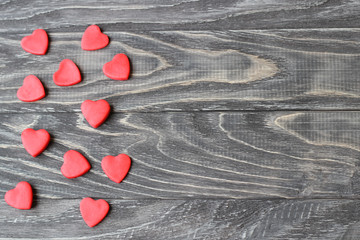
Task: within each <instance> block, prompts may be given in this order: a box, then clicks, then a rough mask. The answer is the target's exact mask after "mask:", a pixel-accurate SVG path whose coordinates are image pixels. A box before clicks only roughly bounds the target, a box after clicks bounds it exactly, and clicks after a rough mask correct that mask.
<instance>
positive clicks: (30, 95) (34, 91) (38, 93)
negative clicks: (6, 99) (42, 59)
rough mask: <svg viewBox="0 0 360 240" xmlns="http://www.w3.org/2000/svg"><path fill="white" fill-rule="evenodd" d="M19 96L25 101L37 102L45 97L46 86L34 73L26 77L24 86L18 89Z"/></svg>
mask: <svg viewBox="0 0 360 240" xmlns="http://www.w3.org/2000/svg"><path fill="white" fill-rule="evenodd" d="M17 97H18V98H19V99H20V100H21V101H23V102H35V101H37V100H40V99H42V98H43V97H45V90H44V86H43V85H42V83H41V81H40V80H39V79H38V78H37V77H36V76H34V75H29V76H27V77H26V78H25V79H24V82H23V85H22V87H20V88H19V90H18V91H17Z"/></svg>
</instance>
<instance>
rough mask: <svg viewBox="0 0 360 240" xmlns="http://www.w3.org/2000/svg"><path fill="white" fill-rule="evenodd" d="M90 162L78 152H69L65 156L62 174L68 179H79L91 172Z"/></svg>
mask: <svg viewBox="0 0 360 240" xmlns="http://www.w3.org/2000/svg"><path fill="white" fill-rule="evenodd" d="M90 168H91V166H90V163H89V162H88V160H87V159H86V158H85V157H84V156H83V155H82V154H81V153H79V152H78V151H75V150H69V151H67V152H66V153H65V154H64V164H63V165H62V167H61V173H62V175H64V177H67V178H77V177H80V176H82V175H84V174H85V173H87V172H88V171H89V170H90Z"/></svg>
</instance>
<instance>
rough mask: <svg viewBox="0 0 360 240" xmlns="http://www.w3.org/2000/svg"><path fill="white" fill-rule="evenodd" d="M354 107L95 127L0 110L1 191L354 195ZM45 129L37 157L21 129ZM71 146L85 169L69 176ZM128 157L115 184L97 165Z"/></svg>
mask: <svg viewBox="0 0 360 240" xmlns="http://www.w3.org/2000/svg"><path fill="white" fill-rule="evenodd" d="M359 118H360V112H296V113H294V112H256V113H238V112H211V113H204V112H201V113H126V114H122V113H114V114H111V116H110V118H109V119H108V120H107V121H106V122H105V123H104V124H103V125H102V126H101V127H99V128H98V129H94V128H92V127H90V126H89V125H88V124H87V122H86V120H84V117H83V115H82V114H81V113H52V114H48V113H27V114H1V115H0V137H1V144H0V160H1V161H0V193H2V194H4V193H5V192H6V191H7V190H9V189H11V188H12V187H13V186H14V185H15V184H16V183H17V182H18V181H22V180H26V181H29V182H30V183H31V184H32V185H33V186H34V188H35V189H36V192H37V196H38V197H41V198H79V197H85V196H92V197H108V198H121V199H142V198H165V199H169V198H170V199H173V198H177V199H180V198H198V197H200V198H204V197H205V198H247V199H248V198H252V199H254V198H262V199H267V198H296V197H301V198H302V197H317V198H319V197H325V198H329V197H335V198H337V197H349V198H354V197H359V196H360V187H359V182H360V175H359V150H360V145H359V142H360V141H359V136H360V134H359V131H360V130H359V129H360V122H359V121H358V119H359ZM28 127H30V128H34V129H40V128H43V129H47V130H48V132H49V133H50V135H51V136H52V139H53V140H52V143H51V144H50V146H49V147H48V149H47V150H45V151H44V153H43V154H41V155H40V156H38V157H37V158H33V157H31V156H30V155H29V154H28V153H27V152H26V151H25V149H24V148H23V146H22V143H21V138H20V135H21V132H22V130H23V129H25V128H28ZM70 149H75V150H78V151H80V152H81V153H83V154H84V155H85V156H86V157H87V158H88V159H89V161H90V162H91V165H92V169H91V171H90V172H89V173H87V174H86V175H84V176H83V177H81V178H78V179H73V180H70V179H66V178H65V177H63V176H62V175H61V173H60V170H59V169H60V167H61V165H62V163H63V154H64V153H65V152H66V151H68V150H70ZM120 153H127V154H128V155H129V156H131V157H132V159H133V164H132V168H131V170H130V173H129V175H128V176H127V177H126V179H125V180H124V181H123V182H122V183H121V184H116V183H114V182H111V181H110V180H109V179H108V178H107V177H106V176H105V174H104V173H103V171H102V169H101V166H100V162H101V159H102V158H103V157H104V156H106V155H118V154H120Z"/></svg>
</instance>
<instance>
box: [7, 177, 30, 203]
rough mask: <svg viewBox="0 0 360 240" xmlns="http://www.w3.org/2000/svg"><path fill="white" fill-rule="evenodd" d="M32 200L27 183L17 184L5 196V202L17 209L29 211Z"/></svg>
mask: <svg viewBox="0 0 360 240" xmlns="http://www.w3.org/2000/svg"><path fill="white" fill-rule="evenodd" d="M32 200H33V192H32V188H31V185H30V184H29V183H27V182H19V183H18V184H17V185H16V187H15V188H14V189H11V190H9V191H8V192H7V193H6V194H5V202H6V203H7V204H9V205H10V206H12V207H13V208H17V209H30V208H31V205H32Z"/></svg>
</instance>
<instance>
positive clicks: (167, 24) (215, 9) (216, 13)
mask: <svg viewBox="0 0 360 240" xmlns="http://www.w3.org/2000/svg"><path fill="white" fill-rule="evenodd" d="M0 9H1V16H0V26H2V27H1V28H0V31H2V32H10V31H28V30H29V29H33V28H38V27H42V28H47V29H52V30H54V31H55V30H57V29H59V28H69V29H71V31H73V30H78V29H79V28H81V27H84V26H86V25H88V24H92V23H98V24H99V23H101V24H103V25H106V26H107V27H108V28H109V29H112V30H129V29H130V30H133V29H135V30H136V29H137V30H139V29H140V30H180V29H181V30H184V29H187V30H199V29H203V30H204V29H212V30H215V29H217V30H220V29H274V28H318V27H322V28H325V27H328V28H334V27H337V28H343V27H360V24H359V14H358V13H359V10H360V3H359V2H358V1H351V0H346V1H328V0H282V1H278V0H267V1H263V0H251V1H242V0H231V1H217V0H182V1H177V0H170V1H157V0H150V1H128V0H121V1H116V0H111V1H105V2H104V1H96V0H90V1H75V0H71V1H56V0H50V1H38V0H30V1H15V0H6V1H2V2H1V4H0Z"/></svg>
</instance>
